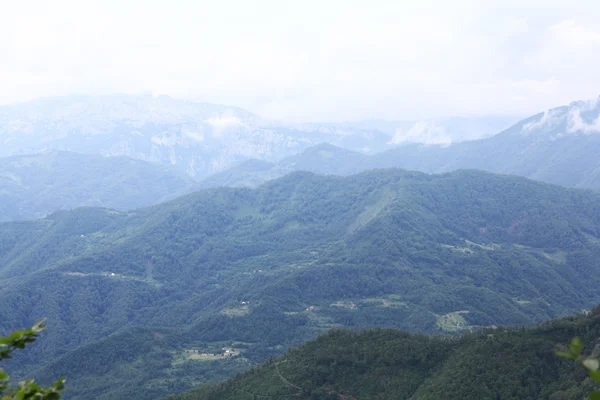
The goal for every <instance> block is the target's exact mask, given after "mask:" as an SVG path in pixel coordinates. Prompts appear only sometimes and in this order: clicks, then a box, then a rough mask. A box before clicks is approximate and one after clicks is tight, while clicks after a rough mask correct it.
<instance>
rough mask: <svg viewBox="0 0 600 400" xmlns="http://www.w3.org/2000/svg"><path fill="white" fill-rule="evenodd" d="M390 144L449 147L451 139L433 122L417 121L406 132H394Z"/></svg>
mask: <svg viewBox="0 0 600 400" xmlns="http://www.w3.org/2000/svg"><path fill="white" fill-rule="evenodd" d="M389 143H390V144H402V143H423V144H439V145H449V144H450V143H452V138H451V137H450V136H449V135H447V134H446V130H445V129H444V127H443V126H440V125H438V124H436V123H435V122H433V121H418V122H415V123H414V124H413V125H412V126H411V127H410V128H409V129H408V130H406V131H404V130H403V129H401V128H398V129H397V130H396V133H395V134H394V136H393V137H392V140H390V142H389Z"/></svg>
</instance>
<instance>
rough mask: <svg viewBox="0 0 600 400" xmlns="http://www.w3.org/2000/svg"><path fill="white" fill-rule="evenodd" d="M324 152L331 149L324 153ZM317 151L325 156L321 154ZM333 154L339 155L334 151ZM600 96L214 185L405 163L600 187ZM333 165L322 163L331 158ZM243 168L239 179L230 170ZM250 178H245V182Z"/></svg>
mask: <svg viewBox="0 0 600 400" xmlns="http://www.w3.org/2000/svg"><path fill="white" fill-rule="evenodd" d="M326 153H327V154H328V155H326ZM319 154H321V155H322V157H320V158H319V156H318V155H319ZM334 154H335V156H334ZM598 154H600V100H598V99H596V100H592V101H587V102H585V101H580V102H574V103H571V104H570V105H569V106H564V107H558V108H555V109H551V110H548V111H546V112H545V113H540V114H537V115H534V116H532V117H529V118H527V119H525V120H523V121H520V122H518V123H517V124H515V125H513V126H512V127H510V128H508V129H507V130H505V131H503V132H501V133H499V134H497V135H495V136H492V137H490V138H487V139H482V140H475V141H468V142H461V143H453V144H450V145H447V146H439V145H423V144H406V145H402V146H399V147H397V148H395V149H392V150H388V151H385V152H382V153H378V154H374V155H364V154H359V153H356V152H355V153H351V152H348V151H347V150H344V149H339V148H336V147H334V146H328V147H327V149H326V150H325V148H324V147H323V146H321V147H315V148H312V149H308V150H306V151H305V152H304V153H301V154H299V155H295V156H293V157H292V158H289V159H285V160H282V161H281V162H279V163H277V165H275V166H273V167H272V168H270V169H269V170H268V171H257V172H255V173H254V175H252V177H250V176H249V175H248V174H246V175H244V173H243V172H242V170H243V167H242V166H238V167H237V168H236V170H235V171H231V173H230V174H229V178H228V180H222V181H220V182H219V176H215V177H212V178H211V179H210V180H208V183H209V184H210V185H212V186H219V185H221V186H222V185H228V184H229V183H228V182H236V185H237V186H244V185H256V184H257V183H260V182H264V181H265V180H267V179H272V178H273V177H277V176H282V175H284V174H285V173H289V172H290V171H292V170H309V171H313V172H316V173H323V174H328V173H332V174H336V175H350V174H353V173H357V172H360V171H365V170H369V169H377V168H404V169H409V170H415V171H421V172H426V173H444V172H450V171H455V170H459V169H480V170H484V171H489V172H494V173H503V174H512V175H521V176H524V177H527V178H531V179H536V180H540V181H545V182H549V183H554V184H559V185H562V186H567V187H576V188H589V189H595V190H600V157H598ZM332 157H333V159H336V157H337V160H338V161H339V162H338V163H337V164H336V165H335V168H333V169H332V168H331V166H324V167H321V165H325V164H326V163H327V162H328V161H327V160H328V159H332ZM236 173H237V174H239V176H240V178H239V179H237V180H236V179H233V177H232V175H235V174H236ZM245 181H246V183H244V182H245Z"/></svg>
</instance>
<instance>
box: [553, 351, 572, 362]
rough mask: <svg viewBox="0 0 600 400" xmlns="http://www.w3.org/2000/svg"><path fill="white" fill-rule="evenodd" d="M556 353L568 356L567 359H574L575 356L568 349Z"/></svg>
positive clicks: (563, 356) (564, 356)
mask: <svg viewBox="0 0 600 400" xmlns="http://www.w3.org/2000/svg"><path fill="white" fill-rule="evenodd" d="M556 355H557V356H558V357H562V358H566V359H567V360H574V359H575V358H574V357H573V356H572V355H571V353H570V352H568V351H557V352H556Z"/></svg>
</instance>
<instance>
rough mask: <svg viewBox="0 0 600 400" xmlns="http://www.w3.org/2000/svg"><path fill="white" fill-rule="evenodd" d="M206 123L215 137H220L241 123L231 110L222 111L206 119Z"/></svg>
mask: <svg viewBox="0 0 600 400" xmlns="http://www.w3.org/2000/svg"><path fill="white" fill-rule="evenodd" d="M206 123H207V124H209V125H210V126H211V127H212V134H213V136H215V137H222V136H224V135H225V134H226V133H228V132H230V131H231V130H233V129H235V128H237V127H239V126H241V125H242V121H241V120H240V119H239V118H238V117H236V116H235V115H234V114H233V113H232V112H224V113H223V114H221V115H218V116H214V117H210V118H208V119H206Z"/></svg>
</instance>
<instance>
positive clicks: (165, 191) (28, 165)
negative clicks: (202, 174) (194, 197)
mask: <svg viewBox="0 0 600 400" xmlns="http://www.w3.org/2000/svg"><path fill="white" fill-rule="evenodd" d="M195 186H196V184H195V182H194V181H193V180H192V179H190V178H189V177H188V176H186V175H184V174H182V173H179V172H177V171H174V170H172V169H171V168H169V167H165V166H159V165H154V164H151V163H148V162H144V161H140V160H133V159H130V158H127V157H101V156H97V155H91V154H85V155H84V154H77V153H71V152H64V151H55V152H51V153H46V154H34V155H22V156H12V157H4V158H0V221H11V220H21V219H32V218H40V217H44V216H46V215H48V214H50V213H52V212H54V211H56V210H64V209H72V208H75V207H81V206H96V207H109V208H117V209H134V208H139V207H144V206H149V205H152V204H157V203H159V202H161V201H166V200H169V199H173V198H175V197H176V196H177V195H182V194H185V193H188V192H190V191H192V190H193V189H194V188H195Z"/></svg>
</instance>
